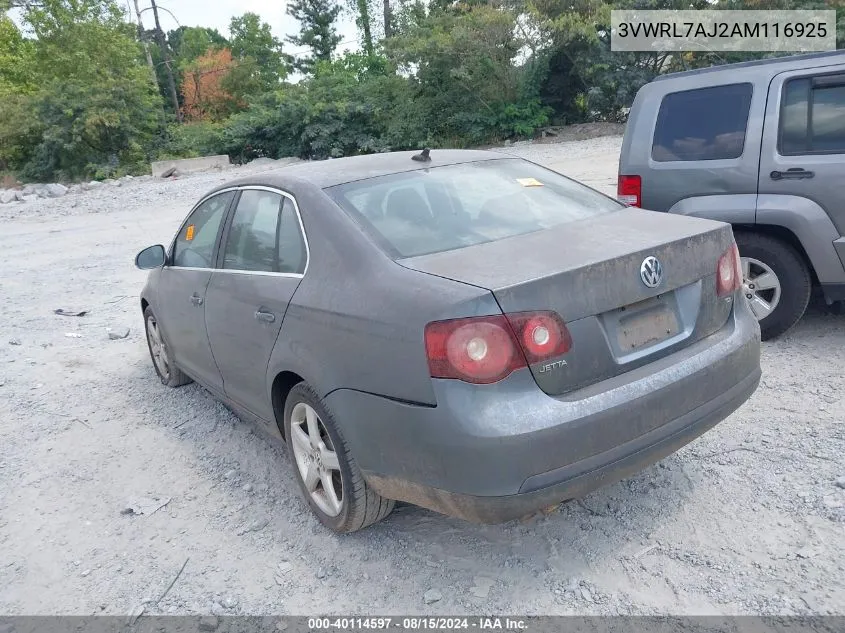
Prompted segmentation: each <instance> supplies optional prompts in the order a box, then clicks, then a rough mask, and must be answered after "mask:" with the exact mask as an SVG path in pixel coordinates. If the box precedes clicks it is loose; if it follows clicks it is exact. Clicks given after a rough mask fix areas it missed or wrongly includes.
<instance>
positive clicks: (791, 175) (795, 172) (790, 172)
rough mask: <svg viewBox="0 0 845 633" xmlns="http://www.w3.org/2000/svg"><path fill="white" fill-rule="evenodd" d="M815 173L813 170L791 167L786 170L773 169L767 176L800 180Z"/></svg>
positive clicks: (775, 178)
mask: <svg viewBox="0 0 845 633" xmlns="http://www.w3.org/2000/svg"><path fill="white" fill-rule="evenodd" d="M815 175H816V174H815V172H812V171H807V170H806V169H802V168H801V167H792V168H790V169H787V170H786V171H773V172H772V173H770V174H769V177H770V178H771V179H772V180H789V179H792V180H800V179H802V178H812V177H813V176H815Z"/></svg>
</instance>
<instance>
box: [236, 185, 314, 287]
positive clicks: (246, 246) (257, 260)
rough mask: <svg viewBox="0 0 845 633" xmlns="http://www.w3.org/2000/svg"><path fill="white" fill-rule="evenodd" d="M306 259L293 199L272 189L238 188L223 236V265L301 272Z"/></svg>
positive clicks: (259, 269) (243, 268)
mask: <svg viewBox="0 0 845 633" xmlns="http://www.w3.org/2000/svg"><path fill="white" fill-rule="evenodd" d="M305 261H306V253H305V241H304V239H303V237H302V233H301V231H300V226H299V217H298V215H297V213H296V210H295V208H294V205H293V202H291V200H290V199H289V198H286V197H284V196H282V195H280V194H278V193H275V192H272V191H263V190H256V189H246V190H244V191H243V192H241V198H240V200H238V206H237V208H236V209H235V215H234V217H233V218H232V225H231V227H230V229H229V234H228V237H227V238H226V249H225V251H224V255H223V268H225V269H228V270H245V271H246V270H248V271H255V272H268V273H270V272H275V273H302V272H303V271H304V269H305Z"/></svg>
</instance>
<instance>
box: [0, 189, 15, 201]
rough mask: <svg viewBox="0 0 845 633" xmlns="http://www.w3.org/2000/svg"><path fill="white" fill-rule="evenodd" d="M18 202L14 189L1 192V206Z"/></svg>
mask: <svg viewBox="0 0 845 633" xmlns="http://www.w3.org/2000/svg"><path fill="white" fill-rule="evenodd" d="M15 200H17V198H16V197H15V192H14V191H13V190H12V189H3V190H2V191H0V204H9V203H10V202H14V201H15Z"/></svg>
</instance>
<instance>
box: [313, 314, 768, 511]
mask: <svg viewBox="0 0 845 633" xmlns="http://www.w3.org/2000/svg"><path fill="white" fill-rule="evenodd" d="M736 304H737V305H736V306H735V309H734V310H733V311H732V316H731V318H730V319H729V322H728V323H727V324H726V325H725V327H724V328H723V329H722V330H721V331H720V332H718V333H716V334H714V335H712V336H710V337H708V338H707V339H704V340H702V341H699V342H697V343H695V344H694V345H691V346H690V347H688V348H686V349H684V350H681V351H678V352H676V353H675V354H672V355H670V356H667V357H664V358H662V359H660V360H659V361H656V362H654V363H652V364H650V365H647V366H645V367H641V368H639V369H637V370H633V371H631V372H629V373H627V374H624V375H622V376H617V377H615V378H613V379H610V380H607V381H605V382H603V383H600V384H597V385H593V386H592V387H590V388H587V389H584V390H582V391H580V392H576V393H574V394H569V395H568V396H567V397H566V399H563V398H553V397H550V396H547V395H546V394H544V393H543V392H542V391H540V389H539V388H538V387H537V386H536V383H535V382H534V380H533V378H532V377H531V375H530V373H529V372H528V370H523V371H520V372H516V373H515V374H513V375H511V376H510V377H509V378H507V379H505V380H504V381H501V382H500V383H497V384H495V385H485V386H479V385H468V384H465V383H461V382H459V381H448V380H446V381H439V380H437V381H434V383H435V391H436V393H437V402H438V406H437V407H424V406H416V405H411V404H406V403H401V402H397V401H394V400H389V399H387V398H383V397H380V396H375V395H372V394H366V393H361V392H356V391H351V390H338V391H335V392H333V393H331V394H329V395H328V396H327V397H326V399H325V400H326V404H327V406H328V407H329V408H330V409H331V410H332V411H333V412H334V413H335V417H336V419H338V422H339V423H340V424H341V428H342V432H343V433H344V436H345V438H346V440H347V443H348V444H349V447H350V449H351V452H352V455H353V456H354V458H355V459H356V461H357V463H358V465H359V466H360V468H361V470H362V471H363V473H364V476H365V478H366V480H367V482H368V483H369V484H370V485H371V486H372V487H373V489H374V490H376V491H377V492H379V493H380V494H381V495H383V496H385V497H388V498H392V499H397V500H401V501H407V502H410V503H414V504H416V505H419V506H423V507H426V508H429V509H431V510H435V511H438V512H442V513H444V514H448V515H452V516H457V517H461V518H464V519H467V520H471V521H479V522H485V523H488V522H493V523H495V522H501V521H506V520H509V519H513V518H518V517H520V516H523V515H525V514H528V513H530V512H532V511H535V510H537V509H539V508H542V507H544V506H548V505H552V504H555V503H559V502H561V501H564V500H568V499H572V498H577V497H580V496H583V495H585V494H587V493H588V492H590V491H592V490H594V489H596V488H599V487H601V486H604V485H607V484H610V483H613V482H616V481H618V480H620V479H622V478H624V477H626V476H628V475H630V474H632V473H634V472H637V471H638V470H641V469H642V468H643V467H645V466H647V465H649V464H652V463H654V462H656V461H658V460H660V459H662V458H663V457H665V456H667V455H669V454H671V453H672V452H674V451H676V450H677V449H678V448H680V447H681V446H683V445H684V444H687V443H688V442H690V441H692V440H693V439H695V438H696V437H698V436H699V435H701V434H702V433H704V432H705V431H707V430H708V429H710V428H712V427H713V426H715V425H716V424H717V423H718V422H719V421H721V420H723V419H724V418H725V417H727V416H728V415H730V414H731V413H732V412H733V411H734V410H736V409H737V408H738V407H739V406H740V405H741V404H742V403H743V402H745V401H746V400H747V399H748V398H749V397H750V396H751V394H752V393H753V392H754V390H755V389H756V388H757V385H758V383H759V380H760V331H759V326H758V324H757V321H756V320H755V319H754V317H753V315H752V314H751V312H750V310H749V309H748V307H747V304H746V302H745V301H744V300H737V301H736Z"/></svg>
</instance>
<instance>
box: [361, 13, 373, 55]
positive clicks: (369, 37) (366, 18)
mask: <svg viewBox="0 0 845 633" xmlns="http://www.w3.org/2000/svg"><path fill="white" fill-rule="evenodd" d="M358 24H359V26H360V27H361V30H362V31H363V32H364V52H365V53H366V54H367V55H368V56H370V57H372V55H373V52H374V51H373V33H372V29H371V28H370V7H369V5H368V1H367V0H358Z"/></svg>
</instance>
